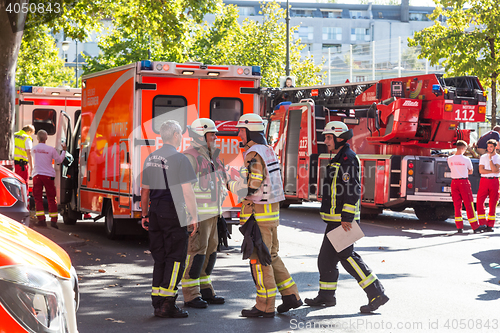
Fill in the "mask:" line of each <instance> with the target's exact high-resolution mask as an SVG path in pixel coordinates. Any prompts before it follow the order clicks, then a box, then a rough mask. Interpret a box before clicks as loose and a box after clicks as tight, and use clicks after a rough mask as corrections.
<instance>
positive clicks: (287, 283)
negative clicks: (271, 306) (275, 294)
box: [277, 277, 295, 291]
mask: <svg viewBox="0 0 500 333" xmlns="http://www.w3.org/2000/svg"><path fill="white" fill-rule="evenodd" d="M294 284H295V281H293V279H292V278H291V277H290V278H288V279H286V280H285V281H283V282H281V283H278V284H277V287H278V290H279V291H282V290H285V289H288V288H290V287H291V286H293V285H294Z"/></svg>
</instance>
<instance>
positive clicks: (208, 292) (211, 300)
mask: <svg viewBox="0 0 500 333" xmlns="http://www.w3.org/2000/svg"><path fill="white" fill-rule="evenodd" d="M200 292H201V298H202V299H203V300H204V301H205V302H207V303H208V304H224V302H225V301H224V297H220V296H217V295H214V294H212V289H210V288H205V289H201V290H200Z"/></svg>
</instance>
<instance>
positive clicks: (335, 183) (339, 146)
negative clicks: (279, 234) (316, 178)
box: [305, 121, 389, 313]
mask: <svg viewBox="0 0 500 333" xmlns="http://www.w3.org/2000/svg"><path fill="white" fill-rule="evenodd" d="M323 134H324V135H325V144H326V146H327V147H328V150H329V151H330V152H331V153H334V154H336V155H335V156H334V157H333V158H332V159H331V161H330V164H329V165H328V168H327V172H326V176H325V179H324V183H323V184H324V185H323V197H322V201H321V209H320V214H321V218H322V219H323V221H325V222H326V223H327V227H326V230H325V235H324V237H323V244H322V245H321V250H320V252H319V255H318V268H319V280H320V281H319V292H318V296H317V297H316V298H314V299H309V298H306V299H305V302H306V304H307V305H309V306H334V305H335V304H336V299H335V290H336V289H337V280H338V278H339V271H338V268H337V266H338V263H339V261H340V262H341V264H342V266H344V268H345V269H346V270H347V272H348V273H349V274H351V275H352V276H353V277H354V278H355V279H356V280H357V281H358V284H359V286H360V287H361V288H363V290H364V291H365V292H366V294H367V296H368V305H363V306H361V308H360V311H361V312H364V313H366V312H371V311H375V310H376V309H378V308H379V307H380V306H381V305H383V304H385V303H386V302H387V301H388V300H389V298H388V297H387V296H386V295H385V294H384V287H383V286H382V283H381V282H380V281H379V280H378V278H377V276H376V275H375V273H372V271H371V270H370V268H369V267H368V266H367V265H366V264H365V263H364V262H363V259H361V257H360V256H359V255H358V254H357V253H356V252H354V246H353V245H350V246H349V247H347V248H346V249H344V250H342V251H341V252H337V251H336V250H335V248H334V247H333V245H332V243H331V242H330V240H329V239H328V237H327V236H326V234H327V233H328V232H330V231H331V230H333V229H335V228H337V227H342V228H343V229H344V230H345V231H346V232H347V231H349V230H350V229H351V228H352V223H359V217H360V198H361V185H360V176H361V175H360V166H361V163H360V161H359V158H358V156H357V155H356V153H355V152H354V151H352V150H351V148H350V146H349V144H348V143H347V140H349V139H350V138H352V135H353V134H352V130H349V129H348V128H347V125H346V124H344V123H343V122H340V121H331V122H329V123H328V124H326V127H325V129H324V131H323Z"/></svg>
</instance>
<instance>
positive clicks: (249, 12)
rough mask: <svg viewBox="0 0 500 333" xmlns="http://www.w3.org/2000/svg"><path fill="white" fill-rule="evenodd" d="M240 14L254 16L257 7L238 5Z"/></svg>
mask: <svg viewBox="0 0 500 333" xmlns="http://www.w3.org/2000/svg"><path fill="white" fill-rule="evenodd" d="M238 11H239V13H240V16H254V15H255V7H238Z"/></svg>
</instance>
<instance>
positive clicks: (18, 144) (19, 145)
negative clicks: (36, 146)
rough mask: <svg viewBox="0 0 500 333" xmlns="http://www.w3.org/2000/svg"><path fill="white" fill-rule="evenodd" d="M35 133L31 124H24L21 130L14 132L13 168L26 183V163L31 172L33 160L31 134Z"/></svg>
mask: <svg viewBox="0 0 500 333" xmlns="http://www.w3.org/2000/svg"><path fill="white" fill-rule="evenodd" d="M33 134H35V127H33V125H27V126H24V127H23V129H22V130H20V131H18V132H16V133H14V146H15V147H14V170H15V172H16V173H17V174H18V175H19V176H21V178H23V179H24V181H25V182H26V184H28V165H29V170H31V173H33V161H32V158H31V149H32V148H33V141H32V140H31V136H32V135H33Z"/></svg>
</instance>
